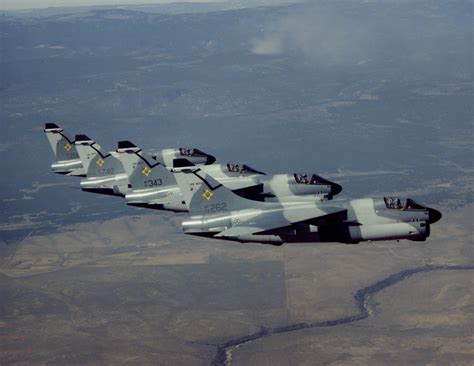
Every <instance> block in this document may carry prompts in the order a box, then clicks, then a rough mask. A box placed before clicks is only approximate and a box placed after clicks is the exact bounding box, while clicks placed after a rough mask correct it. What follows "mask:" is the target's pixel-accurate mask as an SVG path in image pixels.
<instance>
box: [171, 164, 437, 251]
mask: <svg viewBox="0 0 474 366" xmlns="http://www.w3.org/2000/svg"><path fill="white" fill-rule="evenodd" d="M174 172H175V176H176V180H177V182H178V185H179V187H180V189H181V192H182V194H183V196H184V200H185V202H186V205H187V207H188V209H189V212H190V215H191V217H190V218H189V220H186V221H183V223H182V228H183V231H184V233H186V234H191V235H198V236H206V237H211V238H216V239H225V240H234V241H239V242H258V243H268V244H273V245H281V244H283V243H295V242H342V243H346V244H357V243H359V242H361V241H372V240H374V241H375V240H395V239H397V240H398V239H408V240H413V241H424V240H426V238H427V237H428V236H429V235H430V225H431V224H433V223H435V222H437V221H438V220H440V218H441V213H440V212H439V211H437V210H435V209H433V208H429V207H425V206H422V205H420V204H418V203H416V202H415V201H413V200H412V199H403V200H402V199H398V198H390V197H386V198H382V199H372V198H363V199H355V200H344V201H342V200H341V201H336V200H332V201H316V200H313V201H310V200H307V201H299V202H295V201H293V202H291V201H290V202H284V201H281V202H258V201H253V200H249V199H246V198H244V197H241V196H239V195H237V194H235V193H233V192H232V191H231V190H230V189H228V188H227V187H225V186H224V185H223V184H221V183H219V182H218V181H217V180H216V179H214V178H213V177H212V176H211V175H209V174H207V173H206V172H205V171H204V170H203V169H200V168H194V169H192V168H191V169H190V168H184V169H174Z"/></svg>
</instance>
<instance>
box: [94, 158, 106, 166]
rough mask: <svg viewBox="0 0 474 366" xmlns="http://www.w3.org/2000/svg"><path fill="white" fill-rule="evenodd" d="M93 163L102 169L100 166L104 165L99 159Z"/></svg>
mask: <svg viewBox="0 0 474 366" xmlns="http://www.w3.org/2000/svg"><path fill="white" fill-rule="evenodd" d="M95 163H96V164H97V165H98V166H100V167H101V168H102V165H104V164H105V161H104V160H102V159H100V158H99V159H97V161H96V162H95Z"/></svg>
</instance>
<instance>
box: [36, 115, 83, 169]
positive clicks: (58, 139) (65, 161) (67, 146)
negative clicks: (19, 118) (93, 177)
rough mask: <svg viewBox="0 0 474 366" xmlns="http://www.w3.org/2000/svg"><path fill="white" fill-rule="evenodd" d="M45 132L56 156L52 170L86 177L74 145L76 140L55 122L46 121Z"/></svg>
mask: <svg viewBox="0 0 474 366" xmlns="http://www.w3.org/2000/svg"><path fill="white" fill-rule="evenodd" d="M44 133H45V134H46V137H47V138H48V141H49V144H50V145H51V149H52V150H53V153H54V156H55V158H56V161H55V162H54V163H52V164H51V170H52V171H53V172H54V173H57V174H63V175H69V176H76V177H85V176H86V175H85V174H86V172H85V170H84V167H83V166H82V162H81V159H80V158H79V155H78V153H77V150H76V147H75V146H74V140H73V139H71V138H70V137H69V136H68V135H67V134H66V132H64V130H63V129H62V128H61V127H59V126H58V125H57V124H55V123H46V124H45V126H44Z"/></svg>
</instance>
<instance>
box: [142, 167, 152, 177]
mask: <svg viewBox="0 0 474 366" xmlns="http://www.w3.org/2000/svg"><path fill="white" fill-rule="evenodd" d="M150 173H151V169H150V168H149V166H148V165H145V167H144V168H143V170H142V174H143V175H144V176H145V177H148V176H149V175H150Z"/></svg>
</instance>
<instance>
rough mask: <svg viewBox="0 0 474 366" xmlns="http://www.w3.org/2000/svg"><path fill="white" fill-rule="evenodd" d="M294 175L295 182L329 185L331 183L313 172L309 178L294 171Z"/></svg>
mask: <svg viewBox="0 0 474 366" xmlns="http://www.w3.org/2000/svg"><path fill="white" fill-rule="evenodd" d="M294 177H295V181H296V183H298V184H309V185H316V184H327V185H330V184H331V182H329V181H327V180H326V179H324V178H322V177H320V176H319V175H317V174H313V175H311V177H310V178H309V177H308V175H307V174H300V173H295V174H294Z"/></svg>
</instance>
